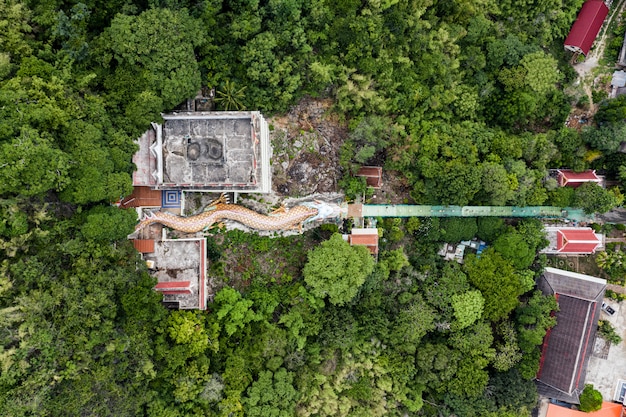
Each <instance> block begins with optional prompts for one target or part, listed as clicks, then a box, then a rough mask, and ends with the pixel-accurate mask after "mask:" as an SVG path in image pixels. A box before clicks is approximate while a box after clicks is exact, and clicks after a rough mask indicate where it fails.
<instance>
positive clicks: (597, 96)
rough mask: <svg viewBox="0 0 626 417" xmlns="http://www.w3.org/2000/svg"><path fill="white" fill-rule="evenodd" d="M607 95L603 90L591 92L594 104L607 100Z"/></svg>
mask: <svg viewBox="0 0 626 417" xmlns="http://www.w3.org/2000/svg"><path fill="white" fill-rule="evenodd" d="M607 96H608V95H607V94H606V91H603V90H600V91H598V90H594V91H592V92H591V99H592V100H593V102H594V103H599V102H601V101H602V100H604V99H605V98H607Z"/></svg>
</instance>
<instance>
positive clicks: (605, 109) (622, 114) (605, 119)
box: [594, 96, 626, 126]
mask: <svg viewBox="0 0 626 417" xmlns="http://www.w3.org/2000/svg"><path fill="white" fill-rule="evenodd" d="M598 101H599V100H598ZM594 102H597V101H596V100H595V99H594ZM624 119H626V98H624V97H622V96H619V97H617V98H614V99H607V100H603V101H601V102H600V105H599V106H598V111H597V112H596V114H595V116H594V120H595V121H596V123H597V124H598V126H606V125H608V126H610V125H616V124H618V123H620V122H621V121H623V120H624Z"/></svg>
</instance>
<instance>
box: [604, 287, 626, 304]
mask: <svg viewBox="0 0 626 417" xmlns="http://www.w3.org/2000/svg"><path fill="white" fill-rule="evenodd" d="M604 295H605V296H606V297H607V298H609V299H611V300H614V301H617V302H618V303H621V302H622V301H624V300H626V295H624V294H620V293H618V292H615V291H613V290H606V291H605V292H604Z"/></svg>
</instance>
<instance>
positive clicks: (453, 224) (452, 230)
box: [439, 217, 478, 243]
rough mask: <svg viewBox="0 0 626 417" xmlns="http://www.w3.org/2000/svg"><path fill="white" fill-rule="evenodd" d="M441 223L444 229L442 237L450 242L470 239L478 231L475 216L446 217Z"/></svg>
mask: <svg viewBox="0 0 626 417" xmlns="http://www.w3.org/2000/svg"><path fill="white" fill-rule="evenodd" d="M439 224H440V227H441V229H442V234H443V237H442V239H443V240H445V241H446V242H450V243H456V242H460V241H462V240H470V239H472V238H473V237H474V236H476V233H477V232H478V226H477V224H476V218H474V217H445V218H443V219H441V221H440V223H439Z"/></svg>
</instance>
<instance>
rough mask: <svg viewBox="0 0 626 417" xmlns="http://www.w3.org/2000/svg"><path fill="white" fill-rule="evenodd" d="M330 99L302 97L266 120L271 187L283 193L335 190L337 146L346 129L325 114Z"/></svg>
mask: <svg viewBox="0 0 626 417" xmlns="http://www.w3.org/2000/svg"><path fill="white" fill-rule="evenodd" d="M330 105H331V103H330V101H325V100H313V99H310V98H307V99H303V100H302V101H301V102H300V103H299V104H298V105H296V106H294V107H293V108H292V109H291V111H290V112H289V113H288V114H287V115H286V116H283V117H279V118H274V119H272V120H269V123H270V125H272V126H273V127H274V130H273V131H272V132H271V133H270V138H271V140H272V147H273V152H274V156H273V160H272V170H273V188H274V191H275V192H276V193H278V194H280V195H283V196H306V195H310V194H314V193H328V192H335V191H337V180H338V179H339V178H340V170H339V148H340V147H341V144H342V143H343V141H344V139H345V137H346V136H347V128H346V127H345V125H344V124H342V123H339V122H338V121H337V120H335V119H334V118H333V116H332V115H331V114H329V108H330Z"/></svg>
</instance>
